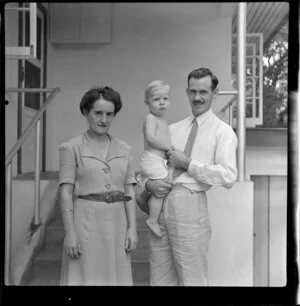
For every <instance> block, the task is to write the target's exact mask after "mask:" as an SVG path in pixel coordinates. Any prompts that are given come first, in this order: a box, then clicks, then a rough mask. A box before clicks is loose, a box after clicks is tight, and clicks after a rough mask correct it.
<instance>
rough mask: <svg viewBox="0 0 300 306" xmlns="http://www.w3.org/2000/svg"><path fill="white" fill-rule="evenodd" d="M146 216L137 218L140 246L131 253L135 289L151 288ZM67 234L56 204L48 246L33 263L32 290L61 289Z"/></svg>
mask: <svg viewBox="0 0 300 306" xmlns="http://www.w3.org/2000/svg"><path fill="white" fill-rule="evenodd" d="M145 219H146V215H145V214H143V213H140V214H138V219H137V224H138V225H137V227H138V239H139V241H138V245H137V249H136V250H135V251H134V252H133V253H132V259H131V261H132V274H133V284H134V286H149V260H148V254H149V252H148V230H147V228H146V225H145V221H144V220H145ZM63 239H64V230H63V222H62V217H61V213H60V208H59V205H58V204H56V207H55V212H54V218H53V220H52V221H51V222H50V223H49V225H48V226H47V229H46V234H45V245H44V247H43V249H41V250H40V251H39V252H38V253H37V255H36V256H35V257H34V258H33V260H32V271H31V275H32V279H31V281H29V283H28V285H29V286H58V285H59V279H60V269H61V259H62V251H63Z"/></svg>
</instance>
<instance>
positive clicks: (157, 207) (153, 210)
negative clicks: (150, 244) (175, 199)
mask: <svg viewBox="0 0 300 306" xmlns="http://www.w3.org/2000/svg"><path fill="white" fill-rule="evenodd" d="M163 200H164V199H163V198H156V197H154V196H152V197H151V198H150V200H149V211H150V214H149V218H148V219H147V220H146V223H147V225H148V227H149V228H150V230H151V231H152V232H153V233H154V234H155V235H157V236H158V237H162V233H161V230H160V226H159V224H158V218H159V215H160V212H161V209H162V204H163Z"/></svg>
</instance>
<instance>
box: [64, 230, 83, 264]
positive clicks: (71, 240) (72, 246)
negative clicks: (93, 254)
mask: <svg viewBox="0 0 300 306" xmlns="http://www.w3.org/2000/svg"><path fill="white" fill-rule="evenodd" d="M64 249H65V252H66V253H67V254H68V255H69V256H70V257H71V258H73V259H76V258H78V257H79V256H80V255H81V247H80V244H79V242H78V240H77V236H76V233H75V231H72V232H70V233H67V234H66V236H65V240H64Z"/></svg>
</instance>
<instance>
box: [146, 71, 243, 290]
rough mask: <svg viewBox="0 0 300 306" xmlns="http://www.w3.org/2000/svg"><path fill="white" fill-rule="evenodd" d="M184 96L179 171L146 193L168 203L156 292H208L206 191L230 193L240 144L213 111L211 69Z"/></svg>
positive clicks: (153, 246) (195, 74) (175, 134)
mask: <svg viewBox="0 0 300 306" xmlns="http://www.w3.org/2000/svg"><path fill="white" fill-rule="evenodd" d="M187 85H188V87H187V89H186V93H187V96H188V99H189V102H190V106H191V110H192V115H190V116H189V117H187V118H185V119H183V120H181V121H179V122H177V123H174V124H172V125H170V135H171V142H172V145H173V147H172V150H170V151H168V152H167V156H168V161H169V164H170V165H173V166H175V167H176V168H175V170H174V174H173V178H174V179H173V182H172V183H167V182H163V181H160V180H148V181H147V182H146V185H145V186H146V189H147V190H148V191H149V192H151V193H153V194H154V195H155V196H156V197H165V200H164V205H163V211H162V213H161V215H160V219H159V223H160V226H161V230H162V235H163V236H162V238H158V237H156V236H155V235H153V234H152V233H150V236H149V237H150V238H149V247H150V253H149V260H150V282H151V285H154V286H176V285H181V286H207V285H208V279H207V250H208V244H209V240H210V236H211V231H212V230H211V225H210V220H209V216H208V208H207V198H206V191H207V190H209V189H210V188H211V187H212V186H224V187H226V188H230V187H231V186H232V185H233V184H234V182H235V180H236V177H237V169H236V148H237V138H236V135H235V133H234V131H233V130H232V128H231V127H230V126H229V125H227V124H226V123H225V122H223V121H221V120H220V119H219V118H218V117H216V116H215V114H214V113H213V112H212V110H211V104H212V102H213V101H214V100H215V99H216V97H217V95H218V89H217V85H218V79H217V77H216V76H215V75H214V74H213V73H212V72H211V71H210V70H209V69H207V68H200V69H196V70H194V71H192V72H191V73H190V74H189V75H188V84H187Z"/></svg>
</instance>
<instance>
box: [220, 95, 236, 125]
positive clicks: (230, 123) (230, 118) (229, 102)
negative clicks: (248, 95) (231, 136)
mask: <svg viewBox="0 0 300 306" xmlns="http://www.w3.org/2000/svg"><path fill="white" fill-rule="evenodd" d="M219 95H227V96H233V97H232V98H231V99H230V100H229V101H228V102H227V103H226V105H225V106H224V107H222V108H221V110H220V113H222V112H225V111H226V109H227V108H229V117H228V123H229V125H230V126H232V105H233V103H234V102H235V101H236V100H237V95H238V91H237V90H226V91H225V90H224V91H219Z"/></svg>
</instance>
